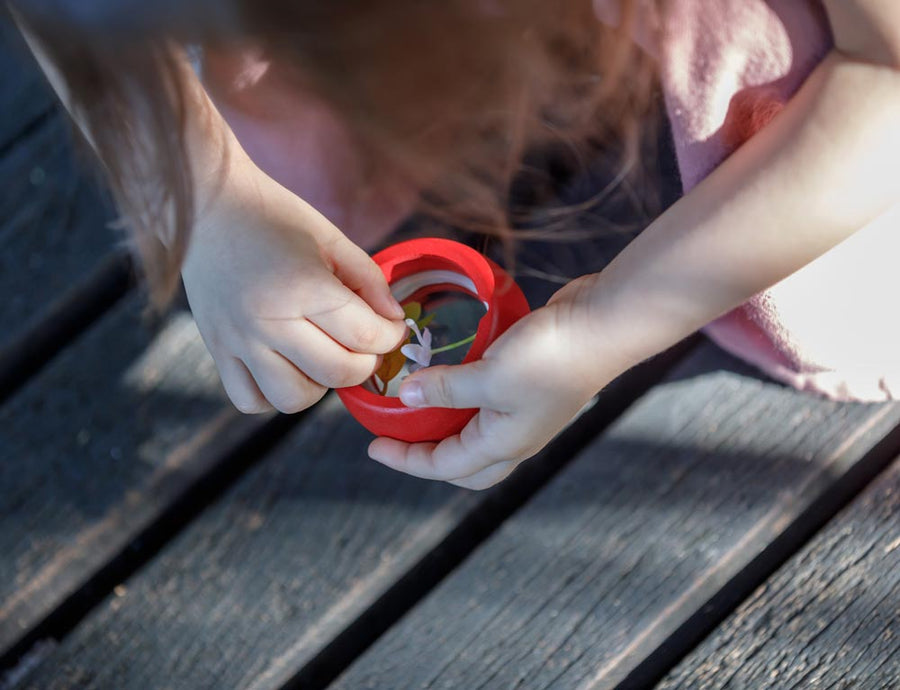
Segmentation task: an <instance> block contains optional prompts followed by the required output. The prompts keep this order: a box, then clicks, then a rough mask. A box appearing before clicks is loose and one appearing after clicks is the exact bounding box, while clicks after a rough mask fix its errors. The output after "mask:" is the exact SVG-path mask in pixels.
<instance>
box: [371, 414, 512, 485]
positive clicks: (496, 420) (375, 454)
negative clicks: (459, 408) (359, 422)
mask: <svg viewBox="0 0 900 690" xmlns="http://www.w3.org/2000/svg"><path fill="white" fill-rule="evenodd" d="M515 427H516V424H515V423H514V422H512V419H511V418H510V417H509V416H507V415H500V414H497V413H490V412H487V411H482V412H479V413H478V414H477V415H476V416H475V417H474V418H473V419H472V421H470V422H469V424H468V425H466V428H465V429H463V431H462V433H460V434H459V435H457V436H451V437H450V438H447V439H444V440H443V441H441V442H440V443H437V444H435V443H412V444H410V443H403V442H402V441H397V440H395V439H390V438H377V439H375V440H374V441H372V443H371V444H370V445H369V457H371V458H372V459H373V460H376V461H378V462H380V463H382V464H383V465H387V466H388V467H390V468H392V469H395V470H398V471H400V472H405V473H406V474H411V475H412V476H414V477H420V478H422V479H436V480H439V481H449V482H456V481H459V480H463V479H465V478H467V477H473V475H476V474H478V473H480V472H482V471H483V470H485V469H486V468H489V467H491V466H494V465H498V464H503V463H511V464H512V467H515V465H516V464H518V463H519V462H520V461H522V460H524V459H525V458H526V457H528V456H529V455H528V454H526V453H523V452H522V450H521V449H518V448H514V447H507V442H508V441H509V440H510V439H513V441H514V439H516V438H517V436H516V435H515ZM504 439H506V441H507V442H504ZM512 467H510V468H509V470H510V471H512ZM507 474H508V473H507ZM504 476H505V475H504ZM501 478H502V477H501ZM497 481H499V478H498V479H497Z"/></svg>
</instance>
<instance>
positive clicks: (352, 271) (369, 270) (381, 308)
mask: <svg viewBox="0 0 900 690" xmlns="http://www.w3.org/2000/svg"><path fill="white" fill-rule="evenodd" d="M331 256H332V259H333V260H334V274H335V276H337V278H338V280H340V281H341V282H342V283H343V284H344V285H346V286H347V287H348V288H350V289H351V290H353V291H354V292H356V293H357V294H358V295H359V296H360V297H361V298H362V299H363V300H364V301H365V302H366V303H367V304H368V305H369V306H370V307H372V309H374V310H375V312H376V313H377V314H380V315H381V316H383V317H385V318H386V319H390V320H392V321H396V320H400V321H402V320H403V307H401V306H400V304H399V303H398V302H397V300H396V299H394V296H393V295H392V294H391V289H390V287H388V284H387V281H386V280H385V279H384V274H383V273H382V272H381V269H380V268H378V266H377V265H376V264H375V262H374V261H372V259H371V258H370V257H369V255H368V254H366V252H364V251H363V250H362V249H360V248H359V247H357V246H356V245H355V244H353V243H352V242H350V241H349V240H346V239H344V240H343V241H339V242H337V243H335V244H334V245H333V246H332V248H331ZM382 354H383V353H382Z"/></svg>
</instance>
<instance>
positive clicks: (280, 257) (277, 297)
mask: <svg viewBox="0 0 900 690" xmlns="http://www.w3.org/2000/svg"><path fill="white" fill-rule="evenodd" d="M182 273H183V277H184V284H185V288H186V290H187V295H188V299H189V301H190V304H191V307H192V310H193V312H194V317H195V319H196V321H197V326H198V328H199V329H200V333H201V335H202V336H203V340H204V341H205V343H206V346H207V347H208V348H209V351H210V353H211V354H212V356H213V358H214V359H215V361H216V365H217V366H218V369H219V373H220V374H221V377H222V382H223V384H224V385H225V390H226V391H227V393H228V396H229V397H230V398H231V400H232V402H233V403H234V404H235V406H236V407H237V408H238V409H239V410H241V411H242V412H263V411H265V410H266V409H268V408H269V405H271V406H273V407H275V408H277V409H278V410H280V411H282V412H287V413H292V412H297V411H299V410H302V409H304V408H306V407H309V406H310V405H312V404H313V403H315V402H316V401H317V400H319V398H321V397H322V396H323V395H324V393H325V391H326V389H327V388H329V387H341V386H350V385H356V384H359V383H361V382H362V381H364V380H366V379H367V378H368V377H369V376H371V374H372V372H373V371H374V370H375V369H376V367H377V366H378V362H379V359H380V357H379V356H380V355H381V354H384V353H387V352H390V351H391V350H393V349H394V348H396V347H397V345H399V343H400V342H401V340H402V339H403V338H404V337H405V334H406V326H405V325H404V323H403V310H402V309H401V308H400V306H399V305H398V304H397V303H396V301H395V300H394V298H393V297H392V296H391V293H390V290H389V289H388V286H387V283H386V282H385V280H384V277H383V275H382V273H381V271H380V270H379V269H378V267H377V266H376V265H375V263H374V262H373V261H372V260H371V259H370V258H369V257H368V255H367V254H366V253H365V252H364V251H363V250H362V249H360V248H359V247H357V246H356V245H354V244H353V243H352V242H350V240H348V239H347V238H346V237H344V235H342V234H341V233H340V232H339V231H338V230H337V228H335V227H334V226H333V225H331V223H329V222H328V221H327V220H326V219H325V218H324V217H323V216H321V215H320V214H319V213H317V212H316V211H315V210H314V209H313V208H312V207H310V206H309V205H308V204H306V203H304V202H303V201H302V200H300V199H299V198H297V197H296V196H295V195H294V194H292V193H290V192H289V191H287V190H286V189H284V188H283V187H281V186H280V185H279V184H277V183H276V182H274V181H273V180H272V179H271V178H269V177H268V176H267V175H265V174H264V173H262V171H260V170H259V169H258V168H256V167H255V166H253V165H252V163H249V162H248V161H235V162H234V163H233V164H232V168H231V169H230V170H229V173H228V179H227V180H226V182H225V186H224V188H223V189H222V190H221V191H220V192H219V194H218V195H217V196H216V197H215V199H214V200H213V201H212V202H210V204H209V206H208V207H207V210H206V211H205V212H204V213H203V214H202V216H201V221H200V222H199V223H198V224H197V227H196V228H195V230H194V235H193V237H192V238H191V246H190V249H189V251H188V256H187V259H186V261H185V264H184V267H183V271H182Z"/></svg>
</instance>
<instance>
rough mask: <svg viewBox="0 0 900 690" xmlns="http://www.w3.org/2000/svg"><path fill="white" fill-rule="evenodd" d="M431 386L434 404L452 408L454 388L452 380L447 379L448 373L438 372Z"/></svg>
mask: <svg viewBox="0 0 900 690" xmlns="http://www.w3.org/2000/svg"><path fill="white" fill-rule="evenodd" d="M431 386H432V394H433V396H434V402H436V403H437V404H439V405H443V406H445V407H452V405H453V388H452V386H451V385H450V380H449V378H448V377H447V375H446V372H444V371H441V370H436V371H435V373H434V375H433V378H432V382H431Z"/></svg>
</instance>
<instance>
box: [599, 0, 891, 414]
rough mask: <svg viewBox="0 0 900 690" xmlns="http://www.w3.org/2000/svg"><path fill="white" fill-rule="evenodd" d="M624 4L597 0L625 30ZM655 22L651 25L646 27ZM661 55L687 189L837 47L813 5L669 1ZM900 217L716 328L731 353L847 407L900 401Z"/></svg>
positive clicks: (644, 41) (801, 0) (654, 47)
mask: <svg viewBox="0 0 900 690" xmlns="http://www.w3.org/2000/svg"><path fill="white" fill-rule="evenodd" d="M615 4H616V0H595V8H596V10H597V15H598V17H599V18H600V19H601V21H607V22H612V23H616V22H617V16H616V11H615ZM645 23H646V22H645ZM658 35H660V37H661V40H659V41H658V42H655V43H654V42H653V41H652V40H648V36H647V27H646V26H642V27H639V29H638V35H637V36H636V40H637V41H638V42H639V43H640V44H641V45H642V46H645V47H649V49H650V50H651V51H652V52H653V53H654V55H655V56H656V57H657V59H658V60H659V64H660V73H661V80H662V86H663V90H664V92H665V99H666V105H667V109H668V113H669V117H670V121H671V127H672V134H673V137H674V141H675V148H676V153H677V156H678V164H679V168H680V170H681V176H682V183H683V186H684V191H685V192H689V191H690V190H691V189H692V188H693V187H694V186H695V185H696V184H697V183H698V182H699V181H700V180H702V179H703V178H704V177H705V176H706V175H708V174H709V173H710V172H712V171H713V170H714V169H715V168H716V166H718V165H719V163H721V162H722V161H723V160H724V159H725V158H726V157H727V156H728V155H730V154H731V153H732V152H733V151H734V150H735V149H736V148H737V147H739V146H740V145H741V144H742V143H744V141H746V139H748V138H749V137H751V136H752V135H753V134H754V133H755V132H756V131H758V130H759V129H760V128H762V127H764V126H765V125H766V124H767V123H768V122H769V121H770V120H771V119H772V118H773V117H774V116H775V115H777V113H778V112H779V110H780V109H781V108H782V107H783V105H784V104H785V103H786V102H787V101H788V99H789V98H790V97H791V96H792V95H793V93H794V92H795V91H796V90H797V89H798V88H799V87H800V85H801V84H802V83H803V81H804V80H805V79H806V77H807V76H808V75H809V73H810V72H811V71H812V70H813V69H814V67H815V66H816V65H817V64H818V62H819V61H821V59H822V58H823V57H824V55H825V54H826V52H827V51H828V49H829V48H830V47H831V36H830V33H829V29H828V24H827V21H826V16H825V14H824V10H823V8H822V6H821V3H819V2H813V1H811V0H768V1H764V0H672V1H671V2H669V3H668V6H667V14H666V21H665V22H664V30H663V31H661V32H659V34H658ZM898 220H900V211H897V210H895V211H893V212H891V213H888V214H886V215H885V216H884V217H882V218H880V219H878V220H877V221H876V222H874V223H872V224H871V225H870V226H869V227H867V228H864V229H862V230H860V231H859V232H858V233H857V234H856V235H855V236H854V237H853V238H851V239H850V240H848V241H847V242H844V243H843V244H841V245H840V246H838V247H836V248H834V249H833V250H832V251H830V252H829V253H828V254H826V255H825V256H823V257H821V258H820V259H819V260H817V261H815V262H813V263H812V264H810V265H808V266H807V267H805V268H803V269H802V270H800V271H798V272H797V273H795V274H794V275H792V276H790V277H789V278H787V279H786V280H784V281H782V282H781V283H779V284H778V285H775V286H774V287H772V288H771V289H769V290H767V291H765V292H763V293H761V294H759V295H757V296H756V297H754V298H753V299H751V300H750V301H749V302H747V303H746V304H744V305H743V306H741V307H739V308H738V309H736V310H734V311H733V312H731V313H729V314H727V315H725V316H723V317H722V318H720V319H718V320H716V321H714V322H713V323H711V324H709V325H708V326H707V327H706V329H705V331H706V333H707V335H709V337H710V338H712V339H713V340H714V341H715V342H717V343H718V344H719V345H721V346H722V347H723V348H724V349H726V350H729V351H730V352H732V353H733V354H735V355H737V356H738V357H741V358H742V359H744V360H746V361H748V362H750V363H752V364H754V365H756V366H757V367H759V368H760V369H762V370H763V371H765V372H766V373H768V374H769V375H771V376H772V377H774V378H776V379H778V380H780V381H783V382H786V383H788V384H790V385H792V386H795V387H797V388H800V389H803V390H810V391H815V392H817V393H820V394H823V395H826V396H829V397H831V398H835V399H841V400H861V401H879V400H889V399H896V398H897V397H898V396H900V323H898V322H900V320H898V319H897V318H896V317H894V316H893V315H894V314H895V313H896V306H895V302H896V296H897V294H898V288H900V278H898V274H897V271H896V268H895V265H896V257H897V256H898V252H900V233H898V227H897V225H898Z"/></svg>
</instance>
